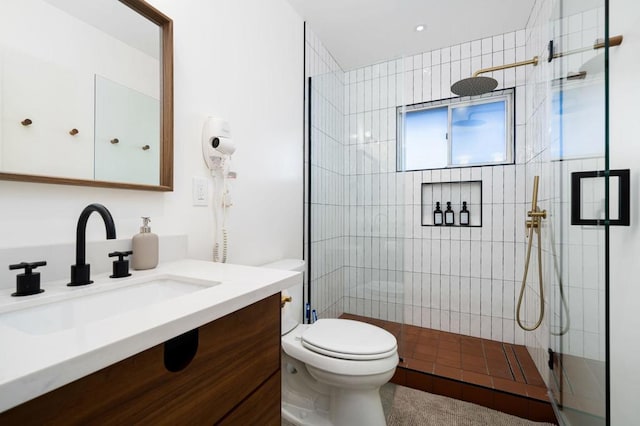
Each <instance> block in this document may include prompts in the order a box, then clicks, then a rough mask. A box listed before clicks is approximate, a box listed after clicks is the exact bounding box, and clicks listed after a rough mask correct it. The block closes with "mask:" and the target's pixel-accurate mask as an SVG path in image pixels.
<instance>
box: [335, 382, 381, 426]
mask: <svg viewBox="0 0 640 426" xmlns="http://www.w3.org/2000/svg"><path fill="white" fill-rule="evenodd" d="M330 413H331V421H332V424H334V425H336V426H342V425H344V426H347V425H349V426H350V425H363V426H364V425H367V426H386V424H387V422H386V420H385V417H384V412H383V411H382V402H381V400H380V389H363V390H354V389H336V388H334V389H332V392H331V410H330Z"/></svg>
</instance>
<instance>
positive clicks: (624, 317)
mask: <svg viewBox="0 0 640 426" xmlns="http://www.w3.org/2000/svg"><path fill="white" fill-rule="evenodd" d="M610 13H611V14H610V30H609V32H610V34H611V35H618V34H622V35H624V41H623V42H622V45H620V46H619V47H614V48H612V49H611V51H610V80H609V81H610V83H609V88H610V92H609V102H610V113H611V119H610V120H611V121H610V131H609V142H610V154H611V168H612V169H625V168H628V169H631V226H630V227H612V228H611V235H610V246H611V258H610V267H611V274H610V291H611V299H610V311H609V312H610V342H611V358H610V359H611V387H612V388H611V424H612V425H631V424H637V423H638V418H639V416H640V406H639V405H638V395H639V394H640V368H639V367H638V359H639V358H640V316H638V315H637V312H638V306H640V279H639V278H638V277H640V262H638V255H639V253H640V224H639V223H638V221H639V220H640V210H639V209H638V208H639V199H638V193H639V192H638V185H639V184H640V170H639V169H638V164H640V148H639V146H638V124H637V123H638V97H640V84H638V69H640V56H639V55H638V52H640V3H638V2H637V0H611V2H610Z"/></svg>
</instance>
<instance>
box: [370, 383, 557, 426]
mask: <svg viewBox="0 0 640 426" xmlns="http://www.w3.org/2000/svg"><path fill="white" fill-rule="evenodd" d="M380 393H381V396H382V399H383V402H384V400H385V399H387V400H388V399H391V400H392V401H393V402H392V403H391V404H390V407H389V405H387V404H384V403H383V405H387V407H384V408H385V411H387V410H388V412H387V413H388V414H387V426H431V425H433V426H445V425H447V426H449V425H450V426H552V424H551V423H538V422H532V421H530V420H526V419H522V418H520V417H516V416H512V415H509V414H505V413H502V412H500V411H496V410H492V409H490V408H486V407H483V406H481V405H476V404H472V403H470V402H465V401H459V400H457V399H453V398H447V397H445V396H440V395H434V394H430V393H427V392H422V391H419V390H415V389H410V388H407V387H404V386H398V385H393V384H386V385H385V386H383V387H382V389H381V392H380ZM390 393H391V394H392V396H391V395H390ZM390 397H391V398H390Z"/></svg>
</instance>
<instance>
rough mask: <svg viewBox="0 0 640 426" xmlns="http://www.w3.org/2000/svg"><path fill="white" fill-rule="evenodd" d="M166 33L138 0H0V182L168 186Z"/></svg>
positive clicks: (161, 19)
mask: <svg viewBox="0 0 640 426" xmlns="http://www.w3.org/2000/svg"><path fill="white" fill-rule="evenodd" d="M172 30H173V23H172V21H171V19H170V18H168V17H167V16H165V15H164V14H162V13H161V12H159V11H158V10H156V9H155V8H153V7H152V6H150V5H149V4H147V3H146V2H144V1H142V0H91V1H90V2H88V1H86V0H2V2H0V179H3V180H14V181H27V182H43V183H57V184H70V185H85V186H100V187H112V188H126V189H144V190H155V191H171V190H173V35H172Z"/></svg>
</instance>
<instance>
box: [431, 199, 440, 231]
mask: <svg viewBox="0 0 640 426" xmlns="http://www.w3.org/2000/svg"><path fill="white" fill-rule="evenodd" d="M433 224H434V225H438V226H440V225H442V210H440V201H436V209H435V210H434V211H433Z"/></svg>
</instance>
